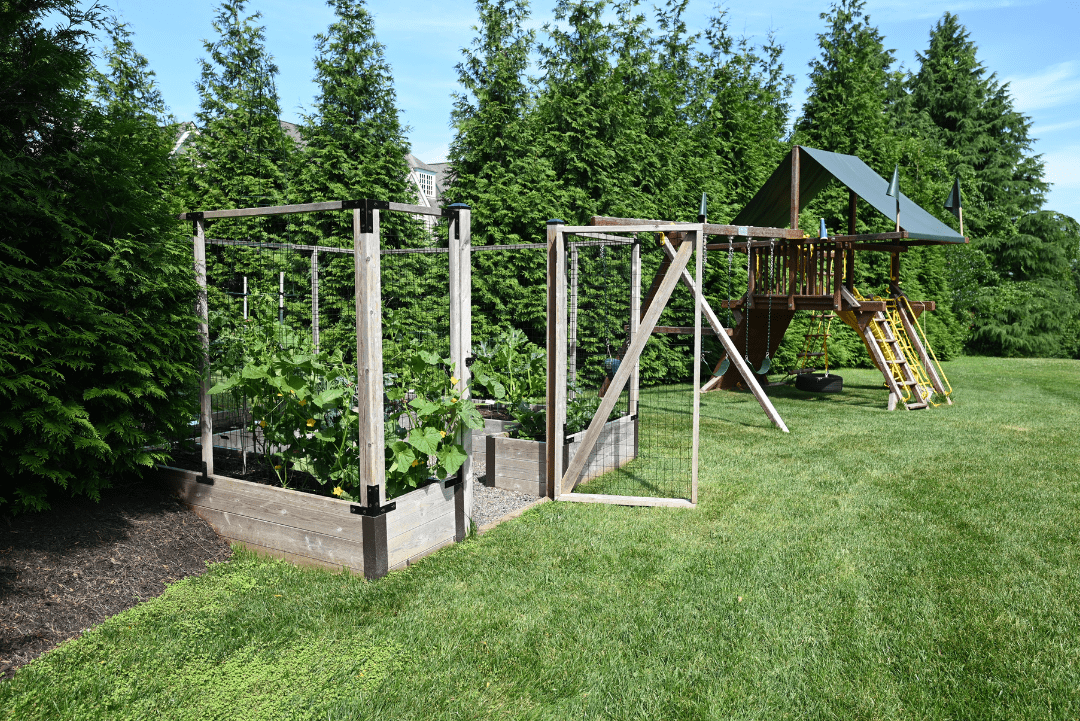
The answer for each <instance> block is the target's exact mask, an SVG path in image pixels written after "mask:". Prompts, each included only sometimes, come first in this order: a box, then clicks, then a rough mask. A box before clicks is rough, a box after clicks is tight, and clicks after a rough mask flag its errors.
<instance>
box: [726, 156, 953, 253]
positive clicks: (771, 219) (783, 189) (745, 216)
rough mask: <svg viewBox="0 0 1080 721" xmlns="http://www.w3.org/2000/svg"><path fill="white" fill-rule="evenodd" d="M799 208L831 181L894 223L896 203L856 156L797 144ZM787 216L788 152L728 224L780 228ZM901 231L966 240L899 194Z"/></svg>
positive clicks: (917, 236)
mask: <svg viewBox="0 0 1080 721" xmlns="http://www.w3.org/2000/svg"><path fill="white" fill-rule="evenodd" d="M799 149H800V154H799V158H800V159H799V205H800V207H804V206H805V205H806V203H808V202H810V200H812V199H813V198H814V196H816V195H817V194H818V193H820V192H821V191H822V190H823V189H824V188H825V186H827V185H828V184H829V181H831V180H834V179H835V180H838V181H840V182H841V183H842V184H843V185H845V186H846V187H847V188H848V189H850V190H853V191H855V194H856V195H858V196H859V197H860V198H862V199H863V200H865V201H866V202H867V203H869V204H870V205H871V206H872V207H874V208H876V209H877V210H878V211H879V212H880V213H881V214H882V215H884V216H885V217H887V218H889V219H890V220H894V219H895V217H896V200H895V199H893V198H892V197H890V196H888V195H886V194H885V193H886V191H887V190H888V188H889V182H888V181H887V180H885V178H882V177H881V176H880V175H878V174H877V173H875V172H874V171H873V169H872V168H871V167H870V166H869V165H867V164H866V163H864V162H863V161H862V160H860V159H859V158H857V157H856V156H854V155H842V154H840V153H830V152H828V151H825V150H818V149H816V148H807V147H806V146H799ZM790 218H791V155H790V154H788V155H786V156H785V157H784V159H783V161H781V163H780V165H779V166H778V167H777V168H776V170H775V171H773V174H772V175H771V176H770V177H769V179H768V180H767V181H765V185H763V186H761V188H760V189H759V190H758V192H757V194H756V195H755V196H754V197H753V199H752V200H751V201H750V202H749V203H747V205H746V207H745V208H743V209H742V210H741V211H739V214H738V215H736V216H735V218H734V219H733V220H732V221H731V223H732V225H756V226H761V227H767V228H783V227H786V226H787V225H788V223H789V222H790ZM900 227H901V228H902V229H904V230H906V231H907V232H908V237H910V238H912V239H917V240H932V241H937V242H940V243H963V242H965V240H964V236H962V235H960V234H959V233H957V232H956V231H955V230H953V229H952V228H950V227H949V226H947V225H945V224H944V223H942V222H941V221H940V220H938V219H937V218H935V217H934V216H933V215H931V214H930V213H928V212H927V211H925V210H924V209H922V208H920V207H919V206H918V205H916V204H915V202H914V201H912V200H911V199H910V198H908V197H907V196H906V195H904V194H903V193H900Z"/></svg>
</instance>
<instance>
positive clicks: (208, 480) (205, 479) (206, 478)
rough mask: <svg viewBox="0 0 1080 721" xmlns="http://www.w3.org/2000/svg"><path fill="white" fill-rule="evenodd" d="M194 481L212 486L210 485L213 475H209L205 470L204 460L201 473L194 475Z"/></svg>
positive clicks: (212, 483) (212, 482) (212, 481)
mask: <svg viewBox="0 0 1080 721" xmlns="http://www.w3.org/2000/svg"><path fill="white" fill-rule="evenodd" d="M195 482H196V483H201V484H203V485H204V486H212V485H214V477H213V476H211V475H208V474H207V472H206V461H203V462H202V475H198V476H195Z"/></svg>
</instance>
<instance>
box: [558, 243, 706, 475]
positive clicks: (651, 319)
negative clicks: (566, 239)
mask: <svg viewBox="0 0 1080 721" xmlns="http://www.w3.org/2000/svg"><path fill="white" fill-rule="evenodd" d="M560 235H561V234H560ZM560 240H561V239H560ZM692 251H693V244H692V243H682V244H681V245H680V247H679V250H678V252H677V253H676V254H675V258H674V259H673V260H672V262H671V266H670V267H669V269H668V272H667V273H666V274H665V275H664V279H663V281H662V282H661V283H660V287H659V288H658V289H657V291H656V294H655V295H654V296H653V299H652V302H651V303H650V304H649V307H648V308H647V309H646V311H645V316H644V317H643V318H642V319H641V329H640V333H639V334H638V336H637V337H636V338H634V340H633V341H632V342H631V343H630V347H629V348H627V350H626V353H625V354H624V355H623V359H622V363H621V364H620V365H619V369H618V370H617V371H615V376H614V377H613V378H612V379H611V383H610V385H609V386H608V392H607V393H605V394H604V398H603V400H601V401H600V407H599V408H598V409H597V410H596V413H595V414H594V415H593V419H592V422H591V423H589V428H588V429H587V430H586V431H585V435H584V436H583V437H582V439H581V445H580V446H578V449H577V451H576V452H575V454H574V459H573V460H572V461H570V465H569V466H568V467H567V469H566V473H565V474H563V476H562V478H561V479H560V480H559V482H558V493H559V495H562V494H564V493H570V492H571V491H573V490H574V484H575V482H576V481H577V479H578V477H579V476H581V471H582V469H584V468H585V464H586V463H587V462H588V460H589V455H590V454H591V453H592V451H593V448H594V447H595V446H596V439H597V438H599V437H600V431H601V430H603V428H604V424H605V423H606V422H607V418H608V415H610V413H611V410H612V409H613V408H614V407H615V403H616V402H618V400H619V395H620V393H621V392H622V389H623V387H624V386H625V385H626V383H627V381H628V380H629V379H630V374H631V371H632V368H633V364H636V363H637V362H638V358H639V357H640V356H641V351H642V350H643V349H644V348H645V343H646V341H648V339H649V337H650V336H651V335H652V329H653V327H654V326H655V325H656V321H657V320H659V319H660V313H661V312H663V310H664V307H665V306H666V305H667V302H668V299H669V298H670V297H671V292H672V291H673V290H675V286H676V285H677V284H678V282H679V280H680V277H681V274H682V271H683V269H685V268H686V263H687V261H688V260H690V254H691V252H692ZM557 254H558V251H557V250H556V251H555V252H554V253H553V255H557ZM562 285H563V287H564V288H565V285H566V282H565V278H563V282H562ZM548 323H549V325H550V323H551V321H550V315H549V320H548ZM565 338H566V335H565V333H563V335H562V336H561V339H565ZM549 341H550V342H551V343H552V344H553V345H556V346H559V347H565V346H564V342H560V338H550V339H549ZM548 352H549V353H550V352H551V351H550V347H549V350H548ZM549 362H550V361H549ZM548 376H549V381H550V382H549V385H548V404H549V405H550V404H551V402H552V396H553V394H552V391H553V390H558V388H559V385H558V383H559V379H558V378H552V377H551V376H552V373H551V367H550V365H549V367H548ZM563 381H564V383H565V379H563ZM553 384H554V385H553ZM565 411H566V409H565V404H564V406H563V413H564V418H565ZM553 420H554V419H553V418H552V414H551V411H550V410H549V411H548V435H547V452H548V459H547V463H548V466H547V468H548V475H549V478H550V476H551V475H552V474H553V473H554V469H555V468H560V467H561V465H562V464H561V460H562V459H561V458H558V459H556V458H552V457H551V456H552V451H553V449H558V448H561V446H562V437H561V435H560V436H558V437H556V438H554V441H555V442H552V441H553V436H554V434H553V431H554V430H555V429H553V428H552V421H553ZM558 430H559V431H561V428H560V429H558ZM557 461H558V463H557ZM549 485H550V486H555V485H556V484H555V483H549Z"/></svg>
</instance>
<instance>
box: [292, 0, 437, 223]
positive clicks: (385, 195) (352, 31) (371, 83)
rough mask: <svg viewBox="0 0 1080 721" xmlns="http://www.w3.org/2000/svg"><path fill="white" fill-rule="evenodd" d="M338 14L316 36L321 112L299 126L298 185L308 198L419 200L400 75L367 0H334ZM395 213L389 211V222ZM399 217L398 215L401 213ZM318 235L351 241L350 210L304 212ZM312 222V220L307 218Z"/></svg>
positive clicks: (317, 102) (331, 1)
mask: <svg viewBox="0 0 1080 721" xmlns="http://www.w3.org/2000/svg"><path fill="white" fill-rule="evenodd" d="M327 4H328V5H329V6H330V7H332V8H333V9H334V15H335V18H336V21H335V22H334V23H333V24H332V25H330V27H329V28H328V29H327V31H326V32H325V33H320V34H318V35H316V36H315V48H316V56H315V82H316V84H317V86H318V88H319V91H318V95H317V97H316V100H315V113H314V114H313V115H310V116H305V118H304V123H303V125H302V126H301V127H300V136H301V138H302V139H303V143H304V147H303V151H302V152H301V153H299V154H298V156H297V158H298V160H300V165H301V169H300V171H299V173H298V182H297V191H298V194H299V196H300V197H301V198H302V199H303V200H304V201H305V202H317V201H323V200H344V199H361V198H372V199H378V200H391V201H394V202H398V203H415V202H416V193H415V187H414V186H413V185H412V184H411V183H410V182H409V180H408V176H409V165H408V163H407V162H406V160H405V156H406V155H407V154H408V152H409V143H408V140H407V139H406V138H405V128H403V127H402V125H401V121H400V119H399V111H398V108H397V99H396V95H395V93H394V77H393V72H392V71H391V69H390V64H389V63H388V62H387V61H386V57H385V51H384V48H383V46H382V44H381V43H380V42H379V41H378V40H377V39H376V37H375V24H374V20H373V18H372V16H371V13H370V12H369V11H368V9H367V8H366V7H365V6H364V2H363V1H362V0H329V2H328V3H327ZM395 216H396V214H385V215H384V218H385V220H384V224H385V223H386V222H390V223H393V218H394V217H395ZM397 217H399V216H397ZM304 220H305V221H308V222H310V223H311V224H312V225H313V226H314V227H315V228H317V229H318V231H319V238H318V240H319V242H334V240H333V239H335V238H336V239H337V240H338V241H339V242H340V241H341V240H342V239H345V240H348V241H349V242H350V243H351V237H352V225H351V223H352V218H351V215H349V214H344V213H325V214H322V213H321V214H314V215H310V216H305V217H304ZM308 227H310V226H308Z"/></svg>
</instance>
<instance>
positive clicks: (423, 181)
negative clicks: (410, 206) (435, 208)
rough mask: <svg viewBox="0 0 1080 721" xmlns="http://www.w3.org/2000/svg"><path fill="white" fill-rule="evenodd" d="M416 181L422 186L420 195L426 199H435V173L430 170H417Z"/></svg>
mask: <svg viewBox="0 0 1080 721" xmlns="http://www.w3.org/2000/svg"><path fill="white" fill-rule="evenodd" d="M416 180H417V183H418V184H419V185H420V194H421V195H423V196H424V197H426V198H434V197H435V173H432V172H431V171H428V170H419V169H418V170H417V171H416Z"/></svg>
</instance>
